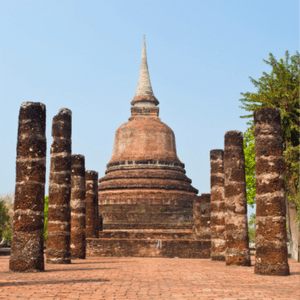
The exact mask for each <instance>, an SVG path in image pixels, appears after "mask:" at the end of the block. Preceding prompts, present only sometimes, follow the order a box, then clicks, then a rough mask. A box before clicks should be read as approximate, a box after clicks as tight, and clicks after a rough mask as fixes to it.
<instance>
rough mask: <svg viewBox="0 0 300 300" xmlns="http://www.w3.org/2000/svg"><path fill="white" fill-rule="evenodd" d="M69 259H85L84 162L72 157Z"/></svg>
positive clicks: (80, 158)
mask: <svg viewBox="0 0 300 300" xmlns="http://www.w3.org/2000/svg"><path fill="white" fill-rule="evenodd" d="M71 170H72V172H71V258H72V259H84V258H85V161H84V156H83V155H79V154H74V155H72V166H71Z"/></svg>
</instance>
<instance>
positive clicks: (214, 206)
mask: <svg viewBox="0 0 300 300" xmlns="http://www.w3.org/2000/svg"><path fill="white" fill-rule="evenodd" d="M224 181H225V175H224V151H223V150H218V149H217V150H211V151H210V201H211V203H210V205H211V220H210V226H211V258H212V260H222V261H224V260H225V250H226V248H225V195H224Z"/></svg>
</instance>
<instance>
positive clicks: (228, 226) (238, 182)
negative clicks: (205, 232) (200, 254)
mask: <svg viewBox="0 0 300 300" xmlns="http://www.w3.org/2000/svg"><path fill="white" fill-rule="evenodd" d="M224 173H225V231H226V234H225V236H226V237H225V239H226V253H225V260H226V264H227V265H239V266H250V265H251V261H250V251H249V237H248V223H247V198H246V182H245V156H244V150H243V133H242V132H240V131H235V130H233V131H228V132H226V134H225V150H224Z"/></svg>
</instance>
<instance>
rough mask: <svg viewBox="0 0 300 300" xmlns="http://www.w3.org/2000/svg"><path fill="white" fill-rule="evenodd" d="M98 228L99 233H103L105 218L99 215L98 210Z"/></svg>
mask: <svg viewBox="0 0 300 300" xmlns="http://www.w3.org/2000/svg"><path fill="white" fill-rule="evenodd" d="M98 222H99V223H98V228H99V231H103V217H102V215H99V210H98Z"/></svg>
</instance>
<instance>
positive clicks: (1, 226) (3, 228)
mask: <svg viewBox="0 0 300 300" xmlns="http://www.w3.org/2000/svg"><path fill="white" fill-rule="evenodd" d="M9 221H10V216H9V213H8V208H7V206H6V203H5V201H4V199H0V241H1V239H2V237H6V235H7V234H8V232H7V231H8V230H9V227H10V226H9Z"/></svg>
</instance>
